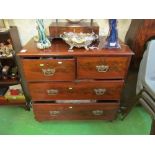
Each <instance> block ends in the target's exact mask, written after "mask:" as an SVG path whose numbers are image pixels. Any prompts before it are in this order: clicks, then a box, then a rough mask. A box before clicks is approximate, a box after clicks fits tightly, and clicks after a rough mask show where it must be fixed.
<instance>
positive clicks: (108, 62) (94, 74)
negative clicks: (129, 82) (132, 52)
mask: <svg viewBox="0 0 155 155" xmlns="http://www.w3.org/2000/svg"><path fill="white" fill-rule="evenodd" d="M128 63H129V57H78V58H77V78H78V79H123V78H124V76H125V74H126V72H127V69H128Z"/></svg>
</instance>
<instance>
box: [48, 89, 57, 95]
mask: <svg viewBox="0 0 155 155" xmlns="http://www.w3.org/2000/svg"><path fill="white" fill-rule="evenodd" d="M58 93H59V91H58V90H57V89H48V90H47V94H48V95H57V94H58Z"/></svg>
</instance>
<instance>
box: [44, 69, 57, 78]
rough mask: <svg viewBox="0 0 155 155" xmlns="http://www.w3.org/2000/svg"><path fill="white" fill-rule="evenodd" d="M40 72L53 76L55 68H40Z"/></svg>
mask: <svg viewBox="0 0 155 155" xmlns="http://www.w3.org/2000/svg"><path fill="white" fill-rule="evenodd" d="M42 72H43V74H44V75H45V76H53V75H54V74H55V68H47V69H45V68H42Z"/></svg>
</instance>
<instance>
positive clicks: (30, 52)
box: [17, 37, 134, 57]
mask: <svg viewBox="0 0 155 155" xmlns="http://www.w3.org/2000/svg"><path fill="white" fill-rule="evenodd" d="M104 40H105V39H104V38H102V37H101V38H100V41H99V42H98V43H96V44H94V46H95V47H98V49H90V50H88V51H87V50H85V49H84V48H73V50H74V51H73V52H68V49H69V45H67V44H66V43H65V42H64V41H62V40H61V39H57V40H53V41H52V46H51V47H50V48H48V49H43V50H40V49H38V48H37V47H36V42H35V41H34V40H33V39H31V40H30V41H29V42H28V43H27V44H26V45H25V46H24V47H23V49H24V50H26V52H19V53H18V54H17V55H18V56H20V57H33V56H38V57H39V56H43V57H44V56H45V57H46V56H103V55H104V56H126V55H133V54H134V53H133V52H132V51H131V49H130V48H129V47H128V46H127V45H125V44H124V43H122V42H121V43H120V45H121V48H120V49H105V48H102V46H103V43H104Z"/></svg>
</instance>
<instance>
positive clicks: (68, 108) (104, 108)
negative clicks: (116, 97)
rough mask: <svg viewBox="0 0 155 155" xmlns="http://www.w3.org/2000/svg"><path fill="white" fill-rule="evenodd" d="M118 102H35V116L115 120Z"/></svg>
mask: <svg viewBox="0 0 155 155" xmlns="http://www.w3.org/2000/svg"><path fill="white" fill-rule="evenodd" d="M118 109H119V104H118V103H94V104H65V105H63V104H50V103H42V104H41V103H40V104H38V103H37V104H36V103H34V104H33V111H34V114H35V118H36V120H38V121H44V120H56V119H58V120H65V119H66V120H67V119H68V120H76V119H78V120H79V119H83V120H86V119H104V120H113V119H115V118H116V116H117V112H118Z"/></svg>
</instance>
